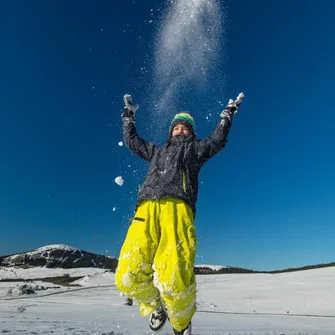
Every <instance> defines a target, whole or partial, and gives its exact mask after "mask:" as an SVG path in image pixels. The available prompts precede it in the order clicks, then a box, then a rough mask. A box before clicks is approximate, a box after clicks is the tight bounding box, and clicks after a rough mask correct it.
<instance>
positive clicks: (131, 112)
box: [122, 94, 139, 117]
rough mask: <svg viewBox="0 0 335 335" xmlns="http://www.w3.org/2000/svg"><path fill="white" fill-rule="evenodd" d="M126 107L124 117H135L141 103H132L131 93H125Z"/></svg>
mask: <svg viewBox="0 0 335 335" xmlns="http://www.w3.org/2000/svg"><path fill="white" fill-rule="evenodd" d="M123 102H124V109H123V114H122V117H134V116H135V113H136V111H137V109H138V107H139V105H132V103H131V95H130V94H125V95H124V96H123Z"/></svg>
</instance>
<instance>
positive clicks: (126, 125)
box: [122, 113, 157, 162]
mask: <svg viewBox="0 0 335 335" xmlns="http://www.w3.org/2000/svg"><path fill="white" fill-rule="evenodd" d="M122 123H123V140H124V143H125V145H126V146H127V147H128V148H129V149H130V150H131V151H132V152H133V153H134V154H136V155H137V156H139V157H141V158H143V159H144V160H146V161H148V162H150V161H151V159H152V157H153V155H154V152H155V150H156V149H157V146H156V145H154V144H153V143H151V142H147V141H145V140H144V139H142V138H141V137H140V136H138V134H137V131H136V127H135V117H134V114H133V113H123V114H122Z"/></svg>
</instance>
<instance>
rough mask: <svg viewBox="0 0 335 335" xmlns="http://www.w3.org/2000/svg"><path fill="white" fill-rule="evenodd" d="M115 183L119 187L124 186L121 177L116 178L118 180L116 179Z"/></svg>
mask: <svg viewBox="0 0 335 335" xmlns="http://www.w3.org/2000/svg"><path fill="white" fill-rule="evenodd" d="M115 182H116V183H117V184H118V185H119V186H122V185H123V182H124V180H123V178H122V177H121V176H119V177H116V178H115Z"/></svg>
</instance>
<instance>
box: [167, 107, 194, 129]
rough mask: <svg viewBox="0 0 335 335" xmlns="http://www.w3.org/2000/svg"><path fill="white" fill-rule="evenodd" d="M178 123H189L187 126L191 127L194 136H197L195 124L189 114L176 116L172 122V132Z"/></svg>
mask: <svg viewBox="0 0 335 335" xmlns="http://www.w3.org/2000/svg"><path fill="white" fill-rule="evenodd" d="M178 123H187V125H188V126H189V127H190V131H191V132H192V133H193V134H195V122H194V119H193V117H192V116H191V115H190V114H189V113H186V112H182V113H179V114H176V115H175V117H174V118H173V120H172V122H171V126H170V132H171V130H172V128H173V127H174V126H175V125H176V124H178Z"/></svg>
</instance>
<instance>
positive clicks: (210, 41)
mask: <svg viewBox="0 0 335 335" xmlns="http://www.w3.org/2000/svg"><path fill="white" fill-rule="evenodd" d="M225 17H226V15H225V13H224V12H221V7H220V1H216V0H174V1H169V5H168V6H167V9H166V11H165V13H164V15H163V17H162V20H161V23H160V25H159V28H158V30H157V33H156V40H155V48H154V90H153V92H154V96H155V97H154V101H155V106H154V114H155V115H154V117H153V118H152V119H153V120H159V124H155V128H156V129H157V127H158V128H159V130H162V128H163V127H164V125H165V126H166V124H167V123H169V122H170V121H171V119H172V118H173V116H174V114H176V113H178V112H180V110H181V108H182V107H183V106H188V105H189V104H187V103H186V104H185V102H187V100H188V99H189V98H190V92H192V91H194V90H197V91H199V90H201V88H204V86H205V84H206V83H207V82H208V80H209V79H211V75H212V74H213V73H215V71H216V70H217V69H216V63H217V62H216V61H217V59H218V57H222V56H223V55H222V52H221V49H222V48H221V45H222V37H223V36H224V30H223V23H224V18H225ZM198 93H199V92H198ZM200 93H201V92H200ZM187 108H188V107H187Z"/></svg>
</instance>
